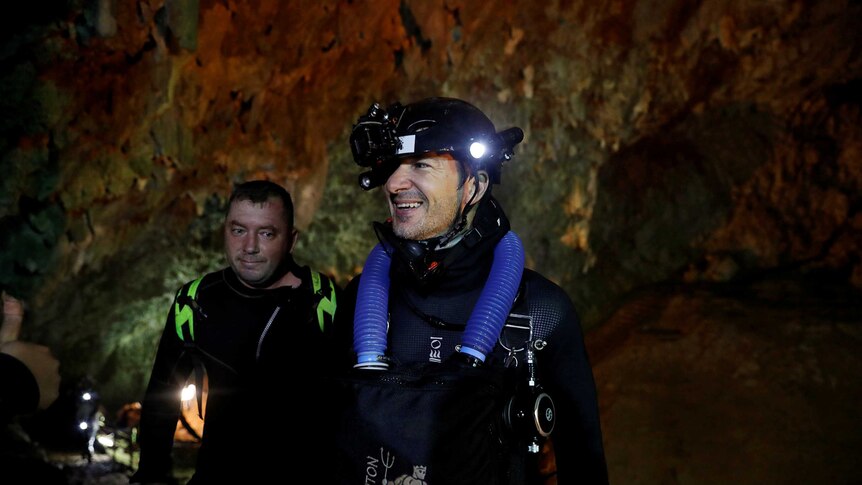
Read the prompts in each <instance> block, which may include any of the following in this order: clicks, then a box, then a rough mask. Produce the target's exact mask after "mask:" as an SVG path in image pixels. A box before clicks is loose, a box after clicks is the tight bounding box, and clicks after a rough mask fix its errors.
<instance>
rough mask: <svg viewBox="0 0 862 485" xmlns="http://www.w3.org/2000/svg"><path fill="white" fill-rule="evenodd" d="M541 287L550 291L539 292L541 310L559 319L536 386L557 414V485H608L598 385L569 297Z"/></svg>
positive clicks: (540, 357) (541, 358)
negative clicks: (545, 307)
mask: <svg viewBox="0 0 862 485" xmlns="http://www.w3.org/2000/svg"><path fill="white" fill-rule="evenodd" d="M544 283H545V284H548V285H552V287H549V288H544V289H543V290H542V293H543V294H544V295H543V296H542V298H543V299H545V298H547V300H545V301H544V304H547V305H548V306H549V307H550V308H553V310H552V312H551V313H552V314H556V315H559V316H560V321H559V322H557V325H556V328H555V329H554V330H553V331H552V332H551V334H550V336H549V337H548V339H547V340H548V346H547V348H545V349H544V350H542V351H541V352H538V355H537V359H538V367H539V377H540V379H541V380H540V382H541V383H542V385H543V386H544V388H545V389H546V391H547V392H548V394H549V395H550V396H551V397H552V398H553V399H554V404H555V407H556V411H557V413H556V414H557V422H556V425H555V429H554V431H553V433H552V434H551V441H552V443H553V445H554V453H555V456H556V465H557V481H558V483H560V484H561V485H563V484H569V483H583V484H607V483H608V471H607V463H606V461H605V454H604V446H603V443H602V430H601V423H600V420H599V409H598V400H597V396H596V385H595V380H594V378H593V370H592V367H591V365H590V362H589V358H588V356H587V351H586V347H585V346H584V338H583V330H582V329H581V324H580V319H579V318H578V315H577V312H576V311H575V309H574V306H573V305H572V302H571V300H570V299H569V297H568V295H566V294H565V292H564V291H563V290H562V289H560V288H559V287H557V286H556V285H553V284H552V283H550V282H547V281H545V282H544ZM552 295H555V296H552ZM531 306H532V305H531Z"/></svg>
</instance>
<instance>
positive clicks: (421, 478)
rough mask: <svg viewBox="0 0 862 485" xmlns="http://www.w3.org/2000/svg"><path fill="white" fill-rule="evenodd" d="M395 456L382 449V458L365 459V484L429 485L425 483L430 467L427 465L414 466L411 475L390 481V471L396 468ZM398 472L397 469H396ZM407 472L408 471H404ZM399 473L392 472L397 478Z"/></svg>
mask: <svg viewBox="0 0 862 485" xmlns="http://www.w3.org/2000/svg"><path fill="white" fill-rule="evenodd" d="M395 461H396V460H395V456H394V455H392V453H390V452H389V451H385V449H384V448H383V447H382V446H381V447H380V456H379V457H377V456H371V455H368V456H366V457H365V482H363V483H365V484H366V485H372V484H378V483H379V484H380V485H395V484H398V485H428V482H426V481H425V475H426V474H427V473H428V467H427V466H425V465H413V471H412V473H411V474H410V475H408V474H407V473H402V474H401V475H399V476H398V478H396V479H395V480H390V477H389V475H390V470H391V469H392V468H393V467H395ZM396 470H397V468H396ZM402 471H403V472H406V471H407V470H402ZM396 473H397V472H392V476H395V474H396Z"/></svg>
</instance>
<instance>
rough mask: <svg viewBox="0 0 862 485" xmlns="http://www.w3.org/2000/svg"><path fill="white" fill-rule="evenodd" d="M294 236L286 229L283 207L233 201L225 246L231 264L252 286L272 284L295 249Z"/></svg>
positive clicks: (276, 200)
mask: <svg viewBox="0 0 862 485" xmlns="http://www.w3.org/2000/svg"><path fill="white" fill-rule="evenodd" d="M295 239H296V237H295V233H294V230H293V228H292V227H288V226H287V222H286V221H285V217H284V204H283V203H282V201H281V199H279V198H270V199H268V200H267V201H266V202H264V203H262V204H258V203H254V202H252V201H250V200H239V201H234V203H233V204H231V206H230V210H229V211H228V214H227V217H226V218H225V223H224V247H225V255H226V256H227V260H228V264H229V265H230V267H231V268H232V269H233V271H234V273H236V275H237V277H239V279H240V281H241V282H242V283H243V284H245V285H246V286H249V287H256V288H260V287H263V286H262V285H264V284H265V283H267V282H269V281H270V279H271V277H272V276H273V274H275V272H276V270H277V269H278V267H279V265H280V264H281V263H282V261H284V259H285V257H286V256H287V255H288V254H289V253H290V251H291V250H292V249H293V243H294V241H295Z"/></svg>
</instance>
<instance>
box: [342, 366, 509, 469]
mask: <svg viewBox="0 0 862 485" xmlns="http://www.w3.org/2000/svg"><path fill="white" fill-rule="evenodd" d="M503 382H504V379H503V375H502V374H501V373H500V369H496V370H495V369H489V368H484V367H478V368H473V367H467V366H465V365H462V364H456V363H454V362H446V363H443V364H422V365H421V366H417V367H411V368H402V369H399V370H385V371H376V370H367V369H362V370H355V371H353V373H352V374H351V375H350V376H349V377H347V378H345V379H342V380H341V381H340V383H341V388H340V389H339V392H340V393H341V395H340V396H338V397H337V400H336V402H338V403H341V408H340V410H339V413H338V424H337V426H336V429H337V430H338V431H337V435H336V440H335V445H336V447H337V457H338V460H337V461H338V463H339V466H340V469H339V470H338V479H339V481H338V482H337V483H343V484H356V483H392V482H395V483H425V484H428V485H438V484H445V485H458V484H471V485H473V484H476V483H483V484H498V483H503V477H504V475H505V473H506V472H505V470H506V464H505V458H506V457H505V452H504V448H503V445H502V442H501V426H502V423H501V412H500V410H501V409H503V406H504V403H505V400H506V399H507V398H508V397H509V395H510V393H508V392H506V390H505V389H504V387H503Z"/></svg>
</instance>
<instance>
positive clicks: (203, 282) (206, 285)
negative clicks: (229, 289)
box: [177, 268, 227, 293]
mask: <svg viewBox="0 0 862 485" xmlns="http://www.w3.org/2000/svg"><path fill="white" fill-rule="evenodd" d="M226 270H227V268H222V269H219V270H217V271H213V272H211V273H205V274H203V275H201V276H198V277H197V278H194V279H191V280H188V281H186V282H185V283H184V284H183V285H182V286H180V287H179V288H178V289H177V293H189V292H192V293H199V292H202V291H205V290H207V289H210V288H212V287H213V286H215V285H220V284H223V283H224V282H225V278H224V273H225V271H226Z"/></svg>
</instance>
